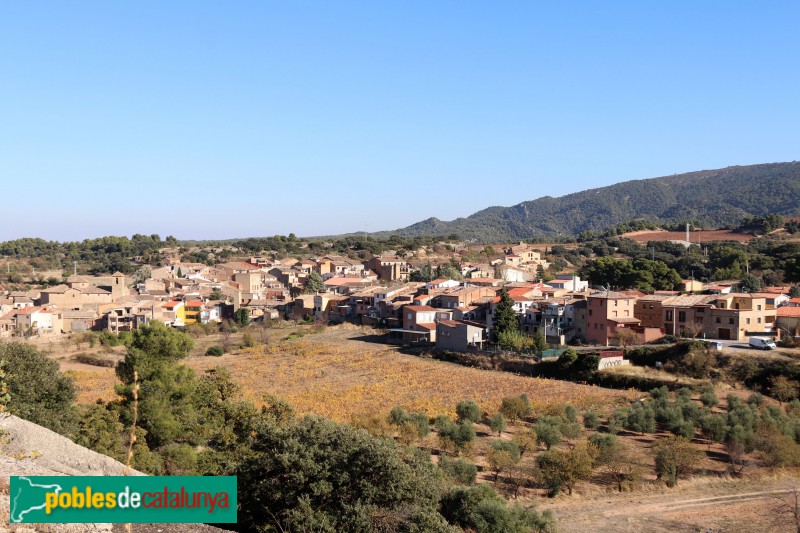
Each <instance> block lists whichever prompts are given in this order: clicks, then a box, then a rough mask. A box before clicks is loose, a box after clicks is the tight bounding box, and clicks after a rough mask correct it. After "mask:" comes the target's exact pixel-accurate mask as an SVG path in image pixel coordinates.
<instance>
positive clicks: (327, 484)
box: [232, 416, 448, 533]
mask: <svg viewBox="0 0 800 533" xmlns="http://www.w3.org/2000/svg"><path fill="white" fill-rule="evenodd" d="M251 447H252V456H250V457H246V458H244V459H243V460H242V461H241V463H240V464H239V465H237V466H236V468H235V470H234V471H233V472H232V473H233V474H235V475H237V476H238V480H239V486H240V491H239V502H240V511H239V527H241V528H242V529H243V530H247V531H255V530H270V529H277V530H284V531H289V530H291V531H305V530H314V531H320V530H321V531H375V530H390V531H392V530H394V531H432V532H442V533H444V532H445V531H448V526H447V524H446V521H445V520H444V518H443V517H442V516H441V515H440V514H439V512H438V504H439V498H440V494H441V485H440V484H439V482H438V481H437V479H438V476H437V473H436V467H435V465H434V464H433V463H432V462H431V461H430V457H429V455H428V454H425V453H422V452H413V451H411V450H408V451H404V450H398V449H397V447H396V446H395V444H394V443H393V442H392V441H391V440H387V439H378V438H375V437H372V436H370V435H369V434H368V433H366V432H365V431H362V430H359V429H356V428H352V427H349V426H344V425H339V424H336V423H334V422H330V421H328V420H324V419H322V418H319V417H312V416H309V417H306V418H303V419H301V420H300V421H299V422H297V423H296V424H290V425H287V426H278V425H275V424H272V423H269V422H260V423H258V424H257V426H256V427H255V429H254V436H253V442H252V445H251Z"/></svg>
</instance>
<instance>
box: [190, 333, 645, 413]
mask: <svg viewBox="0 0 800 533" xmlns="http://www.w3.org/2000/svg"><path fill="white" fill-rule="evenodd" d="M187 364H189V366H191V367H193V368H195V369H196V370H197V371H198V372H200V371H203V370H205V369H207V368H210V367H212V366H217V365H221V366H225V367H226V368H228V369H229V370H230V371H231V373H232V374H233V376H234V378H236V380H237V381H239V383H241V384H242V385H243V388H244V390H245V391H246V392H245V394H246V396H247V397H248V398H250V399H252V400H254V401H256V402H258V401H260V399H261V398H262V397H263V395H264V394H265V393H268V394H273V395H275V396H278V397H280V398H283V399H285V400H286V401H288V402H289V403H291V404H292V405H293V406H294V407H295V408H296V409H297V410H298V411H299V412H300V413H316V414H319V415H322V416H326V417H329V418H332V419H334V420H338V421H349V420H350V419H351V417H352V416H353V415H358V414H384V413H388V411H389V410H390V409H391V408H392V407H394V406H396V405H402V406H403V407H404V408H405V409H406V410H411V411H425V412H427V413H428V415H430V416H435V415H437V414H439V413H450V414H452V413H454V411H455V406H456V404H457V403H458V402H459V401H460V400H463V399H466V398H471V399H474V400H475V401H477V402H478V404H479V405H481V407H482V408H483V409H484V410H487V411H495V410H497V408H498V407H499V405H500V400H501V399H502V398H503V397H504V396H509V395H515V394H521V393H527V394H528V396H529V397H530V399H531V403H532V404H533V406H534V408H536V409H546V408H547V407H548V406H551V405H555V404H561V403H563V402H565V401H569V402H572V403H573V404H575V405H576V406H578V407H579V408H582V407H588V406H602V405H607V404H614V403H616V401H617V400H622V399H626V398H630V397H632V393H631V392H628V391H613V390H609V389H603V388H599V387H593V386H586V385H577V384H574V383H568V382H564V381H557V380H546V379H532V378H529V377H524V376H517V375H513V374H509V373H506V372H493V371H487V370H479V369H474V368H466V367H463V366H459V365H455V364H451V363H445V362H441V361H435V360H430V359H423V358H420V357H416V356H413V355H407V354H404V353H401V352H400V351H399V350H398V348H396V347H394V346H388V345H385V344H382V343H377V342H374V339H373V337H372V332H371V330H367V329H364V330H362V329H361V328H356V327H352V326H340V327H334V328H328V329H327V330H326V331H325V332H323V333H319V334H316V335H313V336H307V337H304V338H300V339H296V340H292V341H283V342H277V343H271V344H269V345H267V346H266V347H258V348H252V349H247V350H243V351H242V352H240V353H238V354H229V355H225V356H223V357H220V358H209V357H192V358H190V359H189V360H188V361H187Z"/></svg>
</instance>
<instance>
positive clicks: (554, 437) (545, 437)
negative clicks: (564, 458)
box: [533, 420, 563, 450]
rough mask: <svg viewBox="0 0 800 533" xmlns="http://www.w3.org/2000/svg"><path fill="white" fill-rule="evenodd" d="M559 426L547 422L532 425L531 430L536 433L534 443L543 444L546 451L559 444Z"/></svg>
mask: <svg viewBox="0 0 800 533" xmlns="http://www.w3.org/2000/svg"><path fill="white" fill-rule="evenodd" d="M559 425H560V424H554V423H552V421H547V420H541V421H539V422H537V423H536V424H534V426H533V430H534V431H535V432H536V442H538V443H539V444H544V446H545V447H546V448H547V449H548V450H549V449H550V448H552V447H553V446H555V445H556V444H558V443H560V442H561V439H562V438H563V435H561V430H560V429H559Z"/></svg>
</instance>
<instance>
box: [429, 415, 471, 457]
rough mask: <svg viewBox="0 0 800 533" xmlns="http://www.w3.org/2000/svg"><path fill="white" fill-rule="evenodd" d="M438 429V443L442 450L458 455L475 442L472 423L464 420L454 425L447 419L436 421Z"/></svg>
mask: <svg viewBox="0 0 800 533" xmlns="http://www.w3.org/2000/svg"><path fill="white" fill-rule="evenodd" d="M437 423H438V425H437V428H438V429H439V441H440V444H441V446H442V448H444V449H446V450H450V451H452V452H454V453H459V452H461V451H464V450H466V449H467V448H468V447H469V446H471V445H472V442H473V441H474V440H475V428H474V427H473V426H472V422H470V421H469V420H464V421H463V422H460V423H456V422H453V421H452V420H450V419H449V418H447V417H444V418H443V419H441V421H440V420H439V419H437Z"/></svg>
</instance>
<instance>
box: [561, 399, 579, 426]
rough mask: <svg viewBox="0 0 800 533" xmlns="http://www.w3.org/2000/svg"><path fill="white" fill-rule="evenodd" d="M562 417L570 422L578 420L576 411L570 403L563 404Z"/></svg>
mask: <svg viewBox="0 0 800 533" xmlns="http://www.w3.org/2000/svg"><path fill="white" fill-rule="evenodd" d="M564 418H566V419H567V420H568V421H570V422H577V421H578V411H577V410H576V409H575V407H573V406H572V404H569V403H568V404H566V405H565V406H564Z"/></svg>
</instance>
